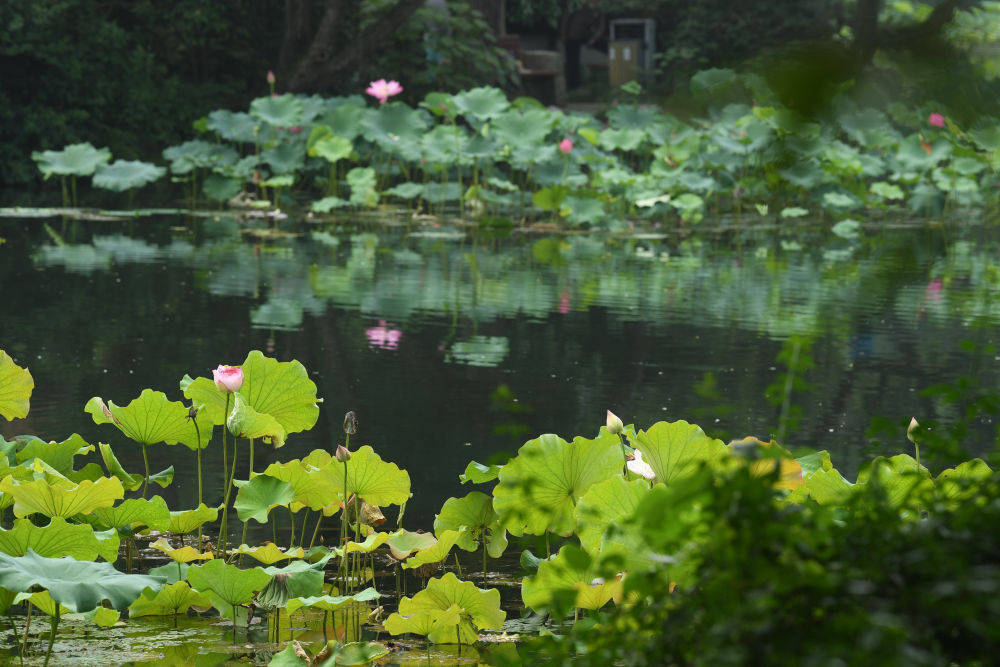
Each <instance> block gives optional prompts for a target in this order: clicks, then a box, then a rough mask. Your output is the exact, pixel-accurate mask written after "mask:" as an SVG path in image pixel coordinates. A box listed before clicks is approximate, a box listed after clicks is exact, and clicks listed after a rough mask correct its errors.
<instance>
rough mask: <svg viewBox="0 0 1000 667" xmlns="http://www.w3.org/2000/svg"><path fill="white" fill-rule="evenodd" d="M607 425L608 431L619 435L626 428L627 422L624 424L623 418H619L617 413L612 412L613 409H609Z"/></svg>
mask: <svg viewBox="0 0 1000 667" xmlns="http://www.w3.org/2000/svg"><path fill="white" fill-rule="evenodd" d="M605 426H607V427H608V431H610V432H611V433H614V434H615V435H618V434H619V433H621V432H622V431H623V430H624V429H625V424H623V423H622V420H621V419H619V418H618V417H617V416H616V415H615V413H613V412H611V410H608V418H607V421H606V422H605Z"/></svg>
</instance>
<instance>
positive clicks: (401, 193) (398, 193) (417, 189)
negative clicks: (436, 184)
mask: <svg viewBox="0 0 1000 667" xmlns="http://www.w3.org/2000/svg"><path fill="white" fill-rule="evenodd" d="M423 192H424V186H423V185H421V184H420V183H411V182H409V181H407V182H405V183H399V184H398V185H395V186H393V187H391V188H389V189H388V190H383V191H382V194H384V195H392V196H393V197H399V198H400V199H413V198H414V197H417V196H419V195H421V194H423Z"/></svg>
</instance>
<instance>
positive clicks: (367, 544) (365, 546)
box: [333, 532, 392, 555]
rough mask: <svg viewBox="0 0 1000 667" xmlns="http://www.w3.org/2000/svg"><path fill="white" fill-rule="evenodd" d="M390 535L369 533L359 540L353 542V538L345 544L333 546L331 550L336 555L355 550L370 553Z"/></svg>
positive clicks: (387, 539) (386, 540)
mask: <svg viewBox="0 0 1000 667" xmlns="http://www.w3.org/2000/svg"><path fill="white" fill-rule="evenodd" d="M391 537H392V535H390V534H389V533H381V532H376V533H371V534H369V535H368V536H367V537H365V539H364V540H362V541H361V542H354V541H353V540H352V541H350V542H348V543H347V544H345V545H344V546H343V547H334V548H333V552H334V553H335V554H337V555H342V554H350V553H354V552H355V551H360V552H363V553H371V552H373V551H375V550H376V549H378V548H379V547H380V546H382V545H383V544H385V543H386V542H388V541H389V538H391Z"/></svg>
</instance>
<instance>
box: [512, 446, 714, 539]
mask: <svg viewBox="0 0 1000 667" xmlns="http://www.w3.org/2000/svg"><path fill="white" fill-rule="evenodd" d="M720 444H721V443H720ZM621 469H622V451H621V444H620V442H619V440H618V437H617V436H615V435H612V434H610V433H608V432H607V430H606V429H602V431H601V435H600V436H598V437H597V438H595V439H594V440H588V439H586V438H581V437H577V438H576V439H574V440H573V442H572V443H568V442H566V441H565V440H563V439H562V438H560V437H559V436H557V435H553V434H551V433H548V434H545V435H543V436H541V437H538V438H535V439H534V440H529V441H528V442H526V443H525V444H524V445H523V446H522V447H521V449H519V450H518V452H517V456H515V457H514V458H513V459H511V460H510V461H509V462H508V463H507V465H505V466H504V467H503V469H502V470H501V471H500V483H499V484H498V485H497V486H496V488H495V489H493V508H494V509H495V510H496V512H497V514H499V515H500V520H501V522H502V524H503V525H504V526H505V527H506V528H507V530H509V531H510V532H511V533H512V534H514V535H523V534H525V533H528V534H531V535H542V534H544V533H546V532H551V533H556V534H557V535H564V536H568V535H572V534H573V528H574V527H575V525H576V519H575V517H574V515H573V510H574V508H575V507H576V503H577V501H578V500H579V499H580V498H581V497H583V494H585V493H586V492H587V490H588V489H589V488H590V487H591V486H592V485H594V484H596V483H598V482H602V481H604V480H605V479H608V478H609V477H612V476H614V475H620V474H621Z"/></svg>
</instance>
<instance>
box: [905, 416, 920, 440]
mask: <svg viewBox="0 0 1000 667" xmlns="http://www.w3.org/2000/svg"><path fill="white" fill-rule="evenodd" d="M919 427H920V424H919V423H918V422H917V418H916V417H910V425H909V426H907V427H906V439H907V440H909V441H910V442H912V443H914V444H916V441H915V440H914V439H913V434H914V432H915V431H916V430H917V429H918V428H919Z"/></svg>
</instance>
